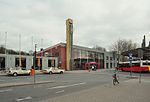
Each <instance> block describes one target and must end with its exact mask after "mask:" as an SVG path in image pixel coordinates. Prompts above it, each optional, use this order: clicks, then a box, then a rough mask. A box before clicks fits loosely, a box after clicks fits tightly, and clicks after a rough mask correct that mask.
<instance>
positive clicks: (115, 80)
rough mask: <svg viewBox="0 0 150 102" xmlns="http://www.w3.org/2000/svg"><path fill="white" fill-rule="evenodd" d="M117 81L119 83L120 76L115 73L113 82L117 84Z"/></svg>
mask: <svg viewBox="0 0 150 102" xmlns="http://www.w3.org/2000/svg"><path fill="white" fill-rule="evenodd" d="M116 82H117V83H118V84H119V81H118V78H117V74H116V73H114V75H113V84H114V85H115V83H116Z"/></svg>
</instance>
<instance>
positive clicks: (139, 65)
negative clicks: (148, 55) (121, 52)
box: [118, 60, 150, 72]
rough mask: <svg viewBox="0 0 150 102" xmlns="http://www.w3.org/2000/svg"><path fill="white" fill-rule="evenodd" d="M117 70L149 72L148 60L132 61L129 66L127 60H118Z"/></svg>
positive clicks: (149, 61)
mask: <svg viewBox="0 0 150 102" xmlns="http://www.w3.org/2000/svg"><path fill="white" fill-rule="evenodd" d="M118 70H122V71H132V72H150V60H138V61H132V66H130V62H129V61H127V62H119V68H118Z"/></svg>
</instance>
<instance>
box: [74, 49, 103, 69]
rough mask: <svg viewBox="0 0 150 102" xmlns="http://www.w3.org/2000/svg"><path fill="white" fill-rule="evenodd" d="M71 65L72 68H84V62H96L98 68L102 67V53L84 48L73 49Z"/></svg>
mask: <svg viewBox="0 0 150 102" xmlns="http://www.w3.org/2000/svg"><path fill="white" fill-rule="evenodd" d="M72 59H73V67H74V69H80V70H84V69H85V63H88V62H96V63H99V64H100V68H104V54H103V53H100V52H94V51H89V50H84V49H75V48H74V49H73V58H72Z"/></svg>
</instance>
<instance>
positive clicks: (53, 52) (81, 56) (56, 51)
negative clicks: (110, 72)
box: [37, 43, 117, 70]
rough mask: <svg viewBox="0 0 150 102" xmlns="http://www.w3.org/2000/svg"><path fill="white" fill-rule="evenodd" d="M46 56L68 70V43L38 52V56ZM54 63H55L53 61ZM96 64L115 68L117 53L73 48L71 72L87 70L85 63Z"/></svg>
mask: <svg viewBox="0 0 150 102" xmlns="http://www.w3.org/2000/svg"><path fill="white" fill-rule="evenodd" d="M41 54H42V55H45V56H49V57H57V60H58V61H57V62H58V63H57V65H56V66H57V67H60V68H63V69H65V70H68V69H67V68H66V66H67V65H66V63H67V62H66V43H58V44H56V45H53V46H51V47H48V48H46V49H43V51H41V52H37V55H38V56H41ZM51 62H53V61H51ZM88 62H96V63H99V64H100V66H99V68H101V69H104V68H114V67H116V66H117V56H116V52H106V51H103V50H102V51H100V50H96V49H92V48H88V47H83V46H77V45H73V47H72V58H71V63H72V66H71V67H70V68H69V70H85V69H86V68H85V63H88Z"/></svg>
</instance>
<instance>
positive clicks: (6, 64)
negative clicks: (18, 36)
mask: <svg viewBox="0 0 150 102" xmlns="http://www.w3.org/2000/svg"><path fill="white" fill-rule="evenodd" d="M7 61H8V59H7V32H5V69H6V68H7V67H8V63H7Z"/></svg>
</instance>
